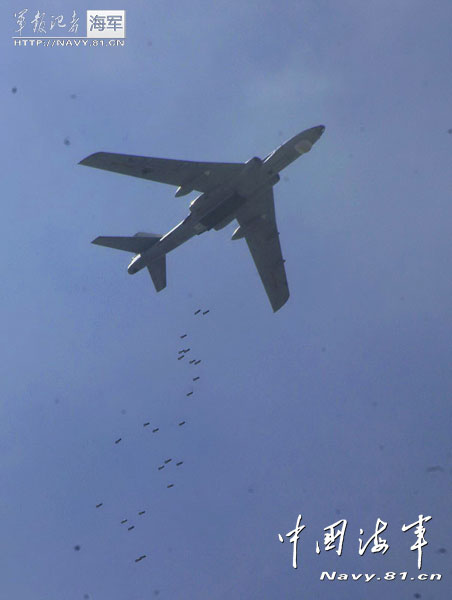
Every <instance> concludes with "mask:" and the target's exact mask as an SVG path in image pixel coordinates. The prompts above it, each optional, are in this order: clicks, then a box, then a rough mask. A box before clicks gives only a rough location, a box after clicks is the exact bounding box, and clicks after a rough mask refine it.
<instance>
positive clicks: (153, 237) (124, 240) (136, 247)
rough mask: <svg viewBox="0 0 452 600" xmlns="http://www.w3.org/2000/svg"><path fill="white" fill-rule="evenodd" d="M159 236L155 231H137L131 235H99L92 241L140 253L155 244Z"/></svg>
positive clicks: (99, 244)
mask: <svg viewBox="0 0 452 600" xmlns="http://www.w3.org/2000/svg"><path fill="white" fill-rule="evenodd" d="M160 238H161V235H159V234H156V233H144V232H139V233H136V234H135V235H134V236H132V237H127V236H99V237H97V238H96V239H95V240H93V241H92V243H93V244H97V245H98V246H106V247H107V248H115V249H116V250H125V251H126V252H133V253H134V254H142V253H143V252H145V251H146V250H148V249H149V248H150V247H151V246H153V245H154V244H156V243H157V242H158V241H159V240H160Z"/></svg>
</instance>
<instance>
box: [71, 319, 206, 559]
mask: <svg viewBox="0 0 452 600" xmlns="http://www.w3.org/2000/svg"><path fill="white" fill-rule="evenodd" d="M201 312H202V314H203V315H207V314H208V313H209V312H210V310H209V309H208V310H205V311H202V309H200V308H199V309H198V310H196V311H195V313H194V314H195V315H198V314H200V313H201ZM187 336H188V334H187V333H184V334H182V335H181V336H180V339H185V338H186V337H187ZM190 351H191V348H182V349H181V350H179V351H178V360H179V361H180V360H182V359H183V358H185V355H186V354H188V353H189V352H190ZM200 363H201V359H196V358H193V359H191V360H190V361H189V364H190V365H194V366H197V365H199V364H200ZM199 379H200V376H199V375H196V376H195V377H193V378H192V381H193V382H196V381H198V380H199ZM186 395H187V396H192V395H193V391H190V392H188V393H187V394H186ZM185 423H186V421H180V422H179V423H178V426H179V427H182V426H183V425H185ZM150 424H151V423H150V421H147V422H146V423H143V427H149V426H150ZM159 430H160V428H159V427H154V428H153V429H152V433H157V432H158V431H159ZM121 441H122V437H120V438H118V439H117V440H115V444H119V443H120V442H121ZM172 461H173V459H172V458H167V459H165V460H164V461H163V464H162V465H160V466H159V467H157V469H158V471H162V470H163V469H164V468H165V467H166V465H168V464H169V463H171V462H172ZM175 464H176V467H180V466H181V465H183V464H184V461H183V460H180V461H178V462H176V463H175ZM166 487H167V488H168V489H170V488H173V487H174V483H170V484H168V485H167V486H166ZM102 506H103V502H99V503H98V504H96V508H101V507H102ZM145 513H146V511H145V510H141V511H139V512H138V515H139V516H142V515H144V514H145ZM120 523H121V525H125V524H126V523H128V519H122V520H121V522H120ZM134 529H135V525H130V526H128V527H127V531H133V530H134ZM74 549H75V550H77V551H78V550H80V546H79V545H76V546H74ZM145 558H146V554H142V555H141V556H139V557H138V558H136V559H135V562H136V563H138V562H141V561H142V560H143V559H145Z"/></svg>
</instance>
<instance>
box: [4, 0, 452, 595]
mask: <svg viewBox="0 0 452 600" xmlns="http://www.w3.org/2000/svg"><path fill="white" fill-rule="evenodd" d="M113 4H114V8H124V9H126V11H127V39H126V46H125V47H124V48H101V47H98V48H31V47H26V48H24V47H20V48H19V47H14V46H13V42H12V39H11V37H12V36H13V35H15V34H14V30H15V29H16V24H15V19H14V17H13V13H14V12H16V11H18V10H20V9H22V8H26V7H28V9H29V11H30V12H35V11H36V10H37V9H39V10H41V11H44V12H46V13H47V15H51V14H61V13H62V14H63V15H65V19H66V21H67V20H68V19H69V18H70V16H71V13H72V10H73V9H75V10H76V11H77V13H79V15H80V17H81V21H83V20H84V11H85V10H86V9H109V8H111V3H109V2H100V3H99V2H96V3H87V2H80V1H79V0H73V1H72V2H70V3H67V2H66V3H63V2H52V1H51V0H44V2H41V3H40V4H39V3H38V4H34V5H31V4H29V5H27V4H20V3H17V2H15V1H14V2H13V1H12V0H7V2H6V3H4V5H3V8H2V27H1V31H2V36H1V41H0V44H1V51H2V61H1V66H0V69H1V73H2V77H1V79H2V93H1V103H2V110H1V115H2V121H3V126H2V132H3V143H2V144H1V147H0V153H1V164H2V171H3V176H2V204H1V206H2V213H3V217H2V220H1V225H0V227H1V235H0V246H1V256H2V257H3V258H2V262H3V269H2V273H3V275H2V291H1V309H2V310H1V331H2V341H3V343H2V349H1V356H2V360H1V363H0V364H1V370H2V378H1V381H2V394H1V403H0V518H1V535H0V598H8V599H9V600H29V599H30V600H62V599H64V600H78V599H87V598H89V599H90V600H106V599H108V600H142V599H148V598H153V597H157V596H158V597H159V598H170V599H188V598H190V599H192V598H193V599H213V598H214V599H230V598H246V599H248V598H259V599H261V598H269V599H276V598H278V599H279V598H294V599H304V598H306V599H308V598H310V599H312V598H328V599H329V598H334V599H335V600H376V599H380V598H382V597H383V596H384V597H385V598H388V599H389V600H396V599H397V600H400V599H404V598H407V599H408V598H414V597H419V596H415V594H421V596H420V597H421V598H422V599H426V600H427V599H432V600H433V599H434V600H446V599H447V598H450V577H451V554H452V545H451V543H450V528H451V482H452V471H451V467H452V465H451V456H452V454H451V452H452V448H451V425H452V419H451V417H452V415H451V408H450V406H451V393H452V391H451V380H452V369H451V337H452V331H451V326H452V315H451V295H452V284H451V258H452V256H451V254H452V252H451V222H452V209H451V193H450V192H451V189H452V185H451V184H452V170H451V152H452V135H451V134H450V132H448V130H449V129H451V128H452V114H451V98H452V82H451V37H450V25H451V17H452V8H451V4H450V2H447V1H442V2H441V1H439V2H433V3H431V2H429V3H426V2H423V1H418V0H412V1H397V2H390V1H389V0H388V1H385V0H383V1H379V2H358V1H350V0H348V1H347V0H344V1H342V2H333V1H318V0H315V1H314V0H312V1H306V0H302V1H299V0H297V1H288V2H284V3H279V2H276V1H274V0H271V1H266V0H261V1H260V2H255V1H254V0H253V1H248V2H244V3H242V2H238V1H234V0H232V1H231V0H228V1H226V0H225V1H223V0H220V1H215V2H207V1H205V0H203V1H199V0H195V1H192V2H182V1H179V2H174V1H171V0H169V1H165V2H161V1H154V0H150V1H149V0H148V1H146V2H144V1H141V0H137V1H135V2H127V1H126V0H124V2H122V3H117V2H115V3H113ZM81 27H82V29H83V34H82V35H84V31H85V26H84V24H83V22H82V23H81ZM13 87H17V92H16V93H12V88H13ZM73 95H75V97H73ZM319 124H324V125H325V126H326V131H325V133H324V135H323V136H322V138H321V139H320V140H319V142H318V143H317V144H316V145H315V146H314V147H313V149H312V151H311V152H310V153H309V154H306V155H304V156H302V157H301V158H300V159H299V160H298V161H296V162H295V163H293V164H292V165H291V166H289V167H288V168H287V170H286V171H284V172H283V173H282V177H281V182H280V183H279V184H278V185H277V186H276V187H275V200H276V212H277V220H278V226H279V230H280V232H281V244H282V248H283V254H284V257H285V259H286V261H287V262H286V269H287V275H288V280H289V287H290V291H291V297H290V299H289V302H288V303H287V305H286V306H284V307H283V308H282V309H281V310H280V311H279V312H278V313H276V314H273V313H272V310H271V307H270V304H269V302H268V300H267V297H266V295H265V292H264V289H263V287H262V284H261V282H260V280H259V277H258V275H257V272H256V269H255V267H254V264H253V262H252V259H251V256H250V255H249V252H248V249H247V246H246V244H245V242H244V241H236V242H231V241H230V236H231V235H232V231H233V230H234V227H235V225H234V224H231V225H229V226H228V227H227V228H226V229H224V230H222V231H220V232H218V233H217V232H214V231H212V232H209V233H206V234H203V235H202V236H199V237H196V238H194V239H192V240H191V241H189V242H188V243H187V244H186V245H185V246H183V247H181V248H179V249H177V250H175V251H174V252H173V253H171V254H170V255H169V256H168V261H167V266H168V287H167V289H165V290H164V291H163V292H161V293H159V294H156V293H155V290H154V288H153V285H152V282H151V280H150V278H149V276H148V275H147V273H146V272H145V271H143V272H140V273H139V274H137V275H135V276H133V277H131V276H130V275H128V274H127V271H126V268H127V264H128V263H129V261H130V259H131V255H129V254H126V253H122V252H119V251H114V250H109V249H106V248H99V247H96V246H92V245H91V244H90V242H91V240H92V239H94V238H95V237H97V236H98V235H133V234H134V233H135V232H137V231H150V232H159V233H160V232H161V233H165V232H166V231H168V230H169V229H170V228H172V227H173V226H174V225H175V224H176V223H178V222H179V221H181V220H182V219H183V218H184V217H185V216H186V215H187V214H188V204H189V201H190V200H191V199H192V198H193V197H195V196H194V195H192V196H190V197H183V198H174V192H175V188H172V187H170V186H165V185H161V184H157V183H152V182H147V181H144V180H138V179H133V178H130V177H126V176H122V175H117V174H114V173H107V172H101V171H98V170H94V169H89V168H86V167H82V166H78V164H77V163H78V161H80V160H81V159H82V158H84V157H85V156H87V155H89V154H91V153H93V152H96V151H100V150H104V151H111V152H122V153H129V154H139V155H145V156H146V155H147V156H162V157H168V158H181V159H189V160H190V159H191V160H208V161H209V160H211V161H215V160H216V161H232V162H236V161H246V160H247V159H249V158H250V157H252V156H261V157H264V156H265V155H266V154H268V153H269V152H271V151H272V150H273V149H274V148H275V147H276V146H278V145H279V144H280V143H282V142H283V141H285V140H286V139H288V138H290V137H292V136H293V135H295V134H296V133H298V132H299V131H301V130H303V129H306V128H308V127H312V126H314V125H319ZM65 139H67V140H68V141H69V144H65V143H64V140H65ZM198 308H202V309H203V310H207V309H210V313H208V314H207V315H205V316H202V315H201V314H199V315H197V316H195V315H194V312H195V311H196V310H197V309H198ZM184 333H187V334H188V336H187V338H185V339H184V340H180V337H179V336H180V335H182V334H184ZM184 347H190V348H191V354H190V356H191V355H193V357H196V358H199V359H201V360H202V363H201V364H200V365H198V366H197V367H193V366H192V365H189V364H187V363H188V359H187V358H186V359H184V360H181V361H178V360H177V356H178V354H177V353H178V351H179V350H180V349H181V348H184ZM197 375H199V376H200V380H199V381H197V382H193V381H192V379H193V377H195V376H197ZM190 391H193V395H192V396H190V397H187V396H186V394H187V393H188V392H190ZM183 420H185V421H186V424H185V425H183V426H179V425H178V423H179V422H181V421H183ZM145 422H150V426H149V427H143V423H145ZM157 427H158V428H159V431H158V432H156V433H153V432H152V429H154V428H157ZM118 438H122V441H121V442H120V443H119V444H115V440H116V439H118ZM167 458H172V462H171V463H168V464H167V465H166V466H165V468H164V469H163V470H161V471H159V470H158V467H159V466H160V465H162V464H163V461H164V460H166V459H167ZM178 461H183V465H180V466H179V467H177V466H176V464H175V463H176V462H178ZM171 483H173V484H174V487H172V488H167V486H168V485H169V484H171ZM101 502H102V503H103V506H102V507H100V508H98V509H96V504H99V503H101ZM142 510H145V511H146V513H145V514H144V515H141V516H138V514H137V513H138V511H142ZM298 514H302V515H303V523H304V524H305V525H306V529H305V530H304V531H303V532H302V533H301V535H300V541H299V547H298V569H297V570H295V569H293V568H292V566H291V562H292V547H291V545H290V543H289V541H288V539H286V542H285V543H284V544H281V543H280V542H279V541H278V533H281V534H282V535H285V534H286V533H287V532H289V531H291V530H292V529H293V528H294V527H295V523H296V519H297V515H298ZM420 514H423V515H431V516H432V519H431V521H430V522H429V523H427V525H426V528H427V531H426V539H427V541H428V542H429V543H428V546H426V547H425V548H424V552H423V566H422V570H421V572H424V573H427V574H430V573H442V575H443V580H442V581H441V582H429V581H410V580H407V581H390V582H384V581H380V582H378V581H373V582H370V583H364V582H362V581H358V582H338V581H335V582H326V581H320V580H319V578H320V573H321V572H322V571H324V570H327V571H329V572H331V571H337V572H338V573H349V574H350V573H376V576H383V575H384V573H385V572H386V571H394V572H397V573H399V572H403V571H406V572H408V579H410V578H411V577H412V576H417V574H418V572H419V571H418V570H417V564H416V561H417V555H416V552H414V551H411V550H410V546H411V545H412V544H413V543H414V542H415V539H416V538H415V535H414V533H413V530H411V531H409V532H406V533H402V531H401V527H402V525H403V524H411V523H413V522H414V521H415V520H417V518H418V516H419V515H420ZM126 518H127V519H128V523H127V524H123V525H121V523H120V521H121V520H122V519H126ZM377 518H381V519H383V520H384V521H386V522H387V523H388V528H387V530H386V531H385V533H384V535H383V538H384V539H386V540H387V541H388V543H389V545H390V548H389V550H388V551H387V553H386V554H385V555H384V556H382V555H381V554H380V553H371V551H370V548H369V549H368V550H367V552H366V553H365V554H364V555H363V556H359V554H358V538H359V537H360V536H359V530H360V528H362V529H364V535H363V536H361V537H362V538H363V539H364V541H367V539H368V538H369V537H370V536H371V535H372V534H373V533H374V531H375V522H376V519H377ZM338 519H347V520H348V527H347V531H346V536H345V540H344V549H343V554H342V556H338V555H337V554H336V552H335V551H334V550H332V551H329V552H325V550H323V551H322V553H321V554H320V555H317V554H316V553H315V541H316V540H319V541H320V542H322V533H323V528H324V527H327V526H328V525H330V524H332V523H334V522H335V521H337V520H338ZM132 525H135V529H133V530H131V531H128V530H127V527H128V526H132ZM77 545H78V546H80V550H79V551H76V550H75V549H74V547H75V546H77ZM143 554H145V555H147V558H146V559H144V560H142V561H141V562H139V563H135V562H134V560H135V558H137V557H139V556H141V555H143Z"/></svg>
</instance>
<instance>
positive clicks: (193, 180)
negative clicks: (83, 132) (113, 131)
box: [79, 152, 244, 195]
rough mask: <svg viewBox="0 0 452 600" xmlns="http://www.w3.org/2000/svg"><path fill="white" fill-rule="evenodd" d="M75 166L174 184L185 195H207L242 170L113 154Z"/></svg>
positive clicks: (236, 165) (235, 165) (238, 165)
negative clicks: (198, 193) (199, 193)
mask: <svg viewBox="0 0 452 600" xmlns="http://www.w3.org/2000/svg"><path fill="white" fill-rule="evenodd" d="M79 164H80V165H86V166H88V167H95V168H96V169H104V170H106V171H114V172H115V173H122V174H124V175H131V176H132V177H141V178H142V179H149V180H151V181H157V182H159V183H168V184H170V185H177V186H179V187H180V188H181V192H180V193H179V194H178V195H184V194H187V193H189V192H191V191H192V190H198V191H199V192H209V191H210V190H212V189H213V188H214V187H216V186H218V185H221V184H222V183H224V182H226V181H228V180H229V179H231V178H234V177H236V176H237V175H238V174H239V173H240V171H241V170H242V169H243V167H244V163H216V162H195V161H190V160H174V159H172V158H152V157H146V156H133V155H130V154H115V153H113V152H96V153H95V154H91V155H90V156H87V157H86V158H84V159H83V160H81V161H80V163H79Z"/></svg>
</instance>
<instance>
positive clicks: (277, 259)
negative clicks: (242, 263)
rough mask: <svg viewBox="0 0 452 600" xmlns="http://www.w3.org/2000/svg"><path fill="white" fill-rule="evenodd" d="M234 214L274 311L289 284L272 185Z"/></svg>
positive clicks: (283, 302)
mask: <svg viewBox="0 0 452 600" xmlns="http://www.w3.org/2000/svg"><path fill="white" fill-rule="evenodd" d="M236 218H237V221H238V223H239V225H240V228H241V229H242V230H243V232H244V237H245V239H246V243H247V244H248V248H249V249H250V252H251V255H252V257H253V260H254V263H255V265H256V268H257V270H258V272H259V275H260V278H261V280H262V283H263V284H264V288H265V291H266V292H267V296H268V299H269V300H270V304H271V305H272V308H273V311H274V312H276V311H277V310H279V309H280V308H281V306H283V304H285V303H286V302H287V300H288V299H289V286H288V284H287V277H286V270H285V268H284V260H283V257H282V252H281V245H280V243H279V232H278V229H277V225H276V215H275V202H274V199H273V188H271V187H270V188H267V189H266V190H264V191H263V192H262V193H261V196H260V197H259V198H258V199H256V200H253V202H251V203H246V204H245V205H244V206H243V207H242V208H241V209H240V210H239V211H238V213H237V216H236Z"/></svg>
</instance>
